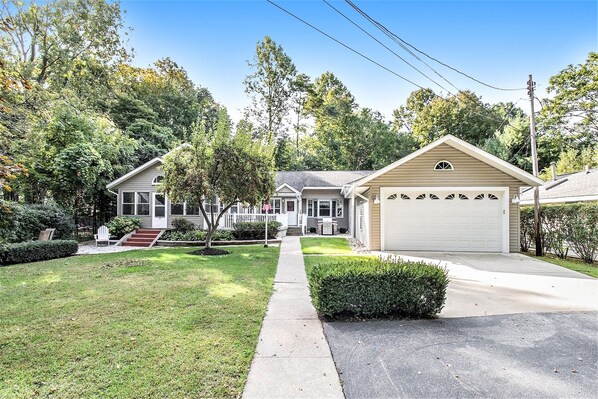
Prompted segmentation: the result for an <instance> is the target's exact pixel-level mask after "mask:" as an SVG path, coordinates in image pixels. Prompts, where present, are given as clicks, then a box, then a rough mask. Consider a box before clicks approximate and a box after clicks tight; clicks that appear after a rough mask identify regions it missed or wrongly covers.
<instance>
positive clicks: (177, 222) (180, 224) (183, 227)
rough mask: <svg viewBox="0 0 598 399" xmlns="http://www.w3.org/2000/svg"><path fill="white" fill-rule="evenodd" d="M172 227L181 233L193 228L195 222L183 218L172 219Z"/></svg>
mask: <svg viewBox="0 0 598 399" xmlns="http://www.w3.org/2000/svg"><path fill="white" fill-rule="evenodd" d="M172 227H173V228H174V230H175V231H180V232H181V233H187V232H190V231H194V230H195V224H194V223H193V222H191V221H189V220H187V219H184V218H175V219H172Z"/></svg>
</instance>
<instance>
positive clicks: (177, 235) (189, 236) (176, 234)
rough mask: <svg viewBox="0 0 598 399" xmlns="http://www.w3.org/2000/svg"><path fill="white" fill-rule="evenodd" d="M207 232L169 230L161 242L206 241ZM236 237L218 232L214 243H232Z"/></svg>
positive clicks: (223, 231) (213, 237)
mask: <svg viewBox="0 0 598 399" xmlns="http://www.w3.org/2000/svg"><path fill="white" fill-rule="evenodd" d="M206 235H207V234H206V231H205V230H193V231H177V230H169V231H167V232H165V233H164V234H162V237H160V240H166V241H205V240H206ZM234 239H235V237H234V236H233V233H232V231H228V230H216V231H215V232H214V234H212V241H232V240H234Z"/></svg>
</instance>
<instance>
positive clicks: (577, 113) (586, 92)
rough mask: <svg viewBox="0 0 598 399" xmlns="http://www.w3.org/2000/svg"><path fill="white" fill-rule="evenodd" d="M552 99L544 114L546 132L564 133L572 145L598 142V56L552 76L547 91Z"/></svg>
mask: <svg viewBox="0 0 598 399" xmlns="http://www.w3.org/2000/svg"><path fill="white" fill-rule="evenodd" d="M546 91H547V92H548V93H549V94H552V98H548V99H546V100H545V101H544V107H543V108H542V111H541V116H542V118H541V121H542V128H543V129H544V131H545V133H547V134H550V132H551V131H552V132H553V133H554V134H562V135H564V136H565V138H566V139H567V141H569V142H572V146H575V147H577V146H582V147H586V146H595V145H596V144H597V143H598V53H596V52H592V53H590V54H589V55H588V59H587V60H586V62H585V63H583V64H580V65H569V66H568V67H567V68H565V69H563V70H562V71H561V72H559V73H558V74H556V75H555V76H553V77H551V78H550V80H549V85H548V87H547V88H546Z"/></svg>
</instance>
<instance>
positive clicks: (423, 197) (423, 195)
mask: <svg viewBox="0 0 598 399" xmlns="http://www.w3.org/2000/svg"><path fill="white" fill-rule="evenodd" d="M415 199H416V200H423V199H426V194H420V195H418V196H417V197H415Z"/></svg>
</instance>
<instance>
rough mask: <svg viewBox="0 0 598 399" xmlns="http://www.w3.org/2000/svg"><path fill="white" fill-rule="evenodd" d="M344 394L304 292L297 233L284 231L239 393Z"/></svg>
mask: <svg viewBox="0 0 598 399" xmlns="http://www.w3.org/2000/svg"><path fill="white" fill-rule="evenodd" d="M343 397H344V396H343V392H342V389H341V384H340V381H339V378H338V374H337V371H336V367H335V365H334V361H333V360H332V355H331V353H330V348H329V346H328V342H327V341H326V338H325V337H324V332H323V330H322V323H321V322H320V320H319V319H318V317H317V314H316V311H315V309H314V307H313V305H312V304H311V300H310V297H309V291H308V288H307V277H306V275H305V265H304V263H303V255H302V253H301V244H300V242H299V237H285V238H283V241H282V244H281V246H280V258H279V260H278V269H277V272H276V277H275V279H274V293H273V294H272V297H271V298H270V303H269V305H268V311H267V312H266V317H265V318H264V323H263V324H262V330H261V332H260V337H259V341H258V344H257V349H256V352H255V356H254V358H253V362H252V364H251V369H250V370H249V377H248V378H247V384H246V385H245V391H244V392H243V398H246V399H251V398H343Z"/></svg>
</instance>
